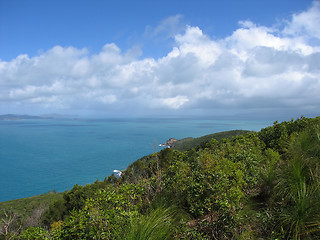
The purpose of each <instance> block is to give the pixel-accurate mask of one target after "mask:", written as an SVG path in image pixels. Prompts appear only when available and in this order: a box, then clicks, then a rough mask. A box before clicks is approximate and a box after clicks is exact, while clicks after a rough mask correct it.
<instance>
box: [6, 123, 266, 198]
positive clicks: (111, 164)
mask: <svg viewBox="0 0 320 240" xmlns="http://www.w3.org/2000/svg"><path fill="white" fill-rule="evenodd" d="M270 125H272V122H271V121H259V120H241V121H236V120H212V119H181V118H172V119H21V120H16V121H5V120H0V184H1V188H0V202H2V201H8V200H12V199H17V198H24V197H30V196H34V195H38V194H42V193H46V192H48V191H52V190H55V191H57V192H62V191H65V190H68V189H69V190H70V189H71V188H72V187H73V185H75V184H79V185H85V184H87V183H92V182H94V181H96V180H103V179H104V178H105V177H107V176H109V175H111V174H112V171H113V170H114V169H118V170H121V169H125V168H126V167H127V166H128V165H129V164H130V163H132V162H134V161H135V160H137V159H139V158H141V157H143V156H144V155H147V154H150V153H152V152H153V151H154V146H157V145H158V144H160V143H163V142H165V141H166V140H167V139H169V138H171V137H173V138H177V139H181V138H186V137H200V136H203V135H207V134H211V133H216V132H221V131H228V130H240V129H241V130H254V131H259V130H260V129H261V128H264V127H266V126H270ZM158 150H161V148H160V147H158Z"/></svg>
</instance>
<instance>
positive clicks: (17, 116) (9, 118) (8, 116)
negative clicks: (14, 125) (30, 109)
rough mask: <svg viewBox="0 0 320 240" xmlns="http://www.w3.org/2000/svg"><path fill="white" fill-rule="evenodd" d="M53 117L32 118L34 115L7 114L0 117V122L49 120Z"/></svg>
mask: <svg viewBox="0 0 320 240" xmlns="http://www.w3.org/2000/svg"><path fill="white" fill-rule="evenodd" d="M49 118H51V117H41V116H32V115H20V114H5V115H0V120H7V121H13V120H21V119H49Z"/></svg>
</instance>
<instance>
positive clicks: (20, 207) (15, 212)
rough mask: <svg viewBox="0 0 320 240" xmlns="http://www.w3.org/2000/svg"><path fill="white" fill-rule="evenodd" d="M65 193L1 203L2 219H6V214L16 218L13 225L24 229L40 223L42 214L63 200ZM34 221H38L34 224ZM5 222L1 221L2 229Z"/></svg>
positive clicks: (52, 193)
mask: <svg viewBox="0 0 320 240" xmlns="http://www.w3.org/2000/svg"><path fill="white" fill-rule="evenodd" d="M62 196H63V193H55V192H49V193H46V194H41V195H38V196H33V197H28V198H21V199H15V200H11V201H6V202H0V219H1V218H6V216H5V212H6V213H7V215H9V216H10V217H13V216H14V219H15V222H14V223H13V224H15V225H17V226H18V225H20V226H22V227H23V228H24V227H25V226H30V225H34V224H37V223H38V221H40V218H41V214H43V212H44V211H45V210H47V209H48V208H49V206H50V204H51V203H53V202H54V201H56V200H59V199H61V198H62ZM32 221H33V222H34V221H37V222H34V223H32ZM2 224H3V222H2V221H0V228H1V227H2Z"/></svg>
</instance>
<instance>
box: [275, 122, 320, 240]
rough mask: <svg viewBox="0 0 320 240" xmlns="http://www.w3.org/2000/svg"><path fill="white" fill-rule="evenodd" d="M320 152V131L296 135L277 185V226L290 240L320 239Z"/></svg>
mask: <svg viewBox="0 0 320 240" xmlns="http://www.w3.org/2000/svg"><path fill="white" fill-rule="evenodd" d="M319 149H320V138H319V130H318V129H314V128H311V129H307V130H305V131H303V132H301V133H299V134H297V135H295V136H293V140H292V143H291V144H290V146H289V154H288V155H287V158H288V159H287V163H286V165H285V166H283V170H282V172H281V175H280V178H279V182H278V185H277V190H278V191H277V195H278V198H279V203H278V204H279V214H278V215H279V216H278V218H279V226H278V227H281V229H282V230H283V232H284V235H285V237H287V238H293V239H301V238H308V239H315V238H318V237H320V228H319V227H320V188H319V187H320V172H319V167H320V158H319V156H320V155H319V153H320V151H319ZM283 206H285V207H283Z"/></svg>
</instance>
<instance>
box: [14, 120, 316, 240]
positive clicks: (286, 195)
mask: <svg viewBox="0 0 320 240" xmlns="http://www.w3.org/2000/svg"><path fill="white" fill-rule="evenodd" d="M238 133H239V134H240V133H243V134H241V135H237V134H238ZM231 135H232V136H233V137H231ZM234 135H237V136H234ZM213 136H214V137H213ZM219 136H220V137H221V136H226V137H229V138H223V139H219V140H218V139H217V138H218V137H219ZM212 137H213V138H212ZM204 139H206V140H205V141H203V140H204ZM188 141H189V143H192V144H191V145H192V146H193V147H192V148H191V147H190V146H191V145H190V146H189V147H186V146H187V145H185V146H184V147H185V149H188V150H187V151H184V152H180V151H178V150H177V149H172V148H170V149H169V148H168V149H164V150H162V151H161V152H156V153H154V154H151V155H148V156H145V157H143V158H141V159H139V160H137V161H136V162H134V163H132V164H131V165H130V166H129V167H128V168H127V169H126V170H125V171H123V174H122V176H121V177H120V178H115V177H112V176H111V177H109V178H108V180H105V181H103V182H98V181H97V182H95V183H93V184H90V185H86V186H78V185H76V186H74V188H73V189H71V191H69V192H65V193H64V194H63V197H60V198H59V199H57V200H56V201H55V202H52V204H51V206H50V208H49V210H48V211H47V212H46V214H45V217H44V218H43V222H44V223H45V225H46V226H47V227H48V230H45V229H44V228H41V227H36V228H29V229H27V230H25V231H23V232H22V233H21V234H20V238H21V239H320V118H319V117H317V118H314V119H308V118H304V117H301V118H300V119H297V120H296V121H293V120H291V121H289V122H282V123H278V122H275V123H274V125H273V126H271V127H267V128H265V129H262V130H261V131H260V132H258V133H253V132H247V131H246V132H238V131H236V132H227V133H222V134H221V135H219V134H217V135H208V136H205V137H204V138H200V139H188V140H185V141H182V142H184V143H187V142H188ZM192 141H193V142H192ZM182 142H181V143H182ZM196 145H197V146H196ZM185 149H184V150H185ZM159 199H161V200H162V201H164V202H166V203H167V205H171V206H177V207H176V208H172V207H170V208H168V207H164V206H163V205H160V206H158V207H156V208H153V207H152V206H154V205H155V203H156V202H157V201H158V200H159ZM179 210H183V212H186V214H188V215H190V217H191V219H189V218H186V217H185V216H184V215H181V214H178V213H179ZM8 236H9V235H8Z"/></svg>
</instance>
